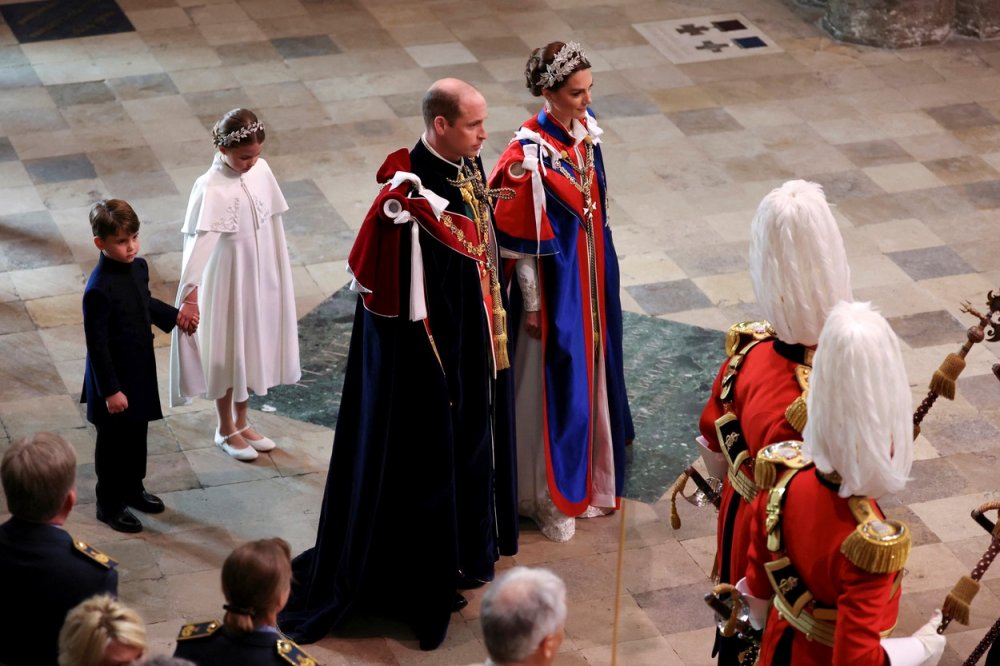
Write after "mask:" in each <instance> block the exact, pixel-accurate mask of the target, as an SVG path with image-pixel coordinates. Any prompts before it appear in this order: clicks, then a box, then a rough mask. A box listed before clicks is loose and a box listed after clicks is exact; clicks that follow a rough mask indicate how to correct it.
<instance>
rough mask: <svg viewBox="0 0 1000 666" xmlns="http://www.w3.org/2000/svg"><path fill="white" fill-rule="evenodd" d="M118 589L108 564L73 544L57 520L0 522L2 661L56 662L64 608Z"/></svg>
mask: <svg viewBox="0 0 1000 666" xmlns="http://www.w3.org/2000/svg"><path fill="white" fill-rule="evenodd" d="M104 593H108V594H112V595H116V594H117V593H118V573H117V572H116V571H115V570H114V569H113V568H112V565H110V563H109V564H101V563H100V562H98V561H97V560H95V559H93V558H92V557H89V556H87V555H85V554H84V553H82V552H80V551H79V550H77V548H76V547H75V546H74V545H73V537H71V536H70V535H69V533H67V532H66V530H64V529H62V528H61V527H57V526H55V525H48V524H44V523H30V522H27V521H24V520H20V519H18V518H11V519H10V520H8V521H7V522H6V523H4V524H3V525H0V663H3V664H7V665H8V666H21V665H22V664H23V665H25V666H27V665H29V664H30V665H31V666H35V665H36V664H37V665H38V666H47V665H50V664H51V666H56V660H57V653H58V649H57V643H58V638H59V629H61V628H62V624H63V620H64V619H65V617H66V613H67V612H68V611H69V610H70V609H71V608H73V607H74V606H76V605H77V604H78V603H80V602H81V601H83V600H84V599H87V598H89V597H92V596H93V595H95V594H104Z"/></svg>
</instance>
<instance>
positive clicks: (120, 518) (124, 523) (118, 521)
mask: <svg viewBox="0 0 1000 666" xmlns="http://www.w3.org/2000/svg"><path fill="white" fill-rule="evenodd" d="M97 519H98V520H99V521H101V522H102V523H106V524H107V526H108V527H110V528H111V529H113V530H115V531H116V532H129V533H135V532H141V531H142V523H140V522H139V519H138V518H136V517H135V516H134V515H132V512H131V511H129V510H128V509H127V508H126V507H122V508H121V509H119V510H118V511H117V512H111V511H107V512H106V511H104V509H102V508H101V507H100V506H98V507H97Z"/></svg>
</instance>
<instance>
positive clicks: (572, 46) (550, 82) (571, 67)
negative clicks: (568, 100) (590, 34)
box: [538, 42, 587, 88]
mask: <svg viewBox="0 0 1000 666" xmlns="http://www.w3.org/2000/svg"><path fill="white" fill-rule="evenodd" d="M585 62H587V56H586V54H585V53H584V52H583V47H582V46H580V44H579V43H578V42H568V43H566V44H563V47H562V48H561V49H559V51H558V52H557V53H556V55H555V57H554V58H552V62H550V63H549V64H548V65H546V66H545V71H544V72H542V73H541V75H540V76H539V77H538V82H539V83H540V84H541V86H542V87H543V88H552V87H553V86H555V85H556V84H558V83H560V82H561V81H562V80H563V79H565V78H566V77H567V76H569V75H570V74H572V73H573V72H574V71H575V70H576V68H577V67H578V66H579V65H580V64H581V63H585Z"/></svg>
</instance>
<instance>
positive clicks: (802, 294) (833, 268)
mask: <svg viewBox="0 0 1000 666" xmlns="http://www.w3.org/2000/svg"><path fill="white" fill-rule="evenodd" d="M750 232H751V236H750V277H751V279H752V280H753V290H754V294H755V295H756V297H757V302H758V303H759V304H760V306H761V307H762V308H763V310H764V318H765V319H767V320H768V321H769V322H771V325H772V326H773V327H774V330H775V331H776V332H777V334H778V337H779V338H780V339H781V340H782V341H784V342H787V343H790V344H795V343H798V344H803V345H808V346H811V345H815V344H816V342H817V340H819V332H820V330H821V329H822V328H823V322H824V321H825V320H826V315H827V313H828V312H829V310H830V308H832V307H833V305H834V304H835V303H837V302H838V301H849V300H852V296H851V271H850V269H849V268H848V266H847V253H846V252H844V239H843V238H842V237H841V235H840V229H838V228H837V221H836V220H835V219H834V218H833V213H831V212H830V206H829V205H828V204H827V203H826V197H824V196H823V188H822V186H820V185H818V184H817V183H811V182H808V181H805V180H790V181H788V182H787V183H785V184H784V185H782V186H781V187H778V188H775V189H773V190H771V192H770V193H768V195H767V196H765V197H764V198H763V200H761V202H760V206H758V207H757V214H756V215H754V218H753V223H752V225H751V228H750Z"/></svg>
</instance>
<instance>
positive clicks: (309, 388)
mask: <svg viewBox="0 0 1000 666" xmlns="http://www.w3.org/2000/svg"><path fill="white" fill-rule="evenodd" d="M356 299H357V296H356V294H354V293H352V292H350V291H349V290H348V289H347V288H346V287H345V288H344V289H341V290H340V291H338V292H337V293H336V294H334V295H333V296H331V297H330V298H329V299H327V300H326V301H325V302H323V303H322V304H321V305H320V306H319V307H317V308H316V309H315V310H313V311H312V312H310V313H309V314H308V315H306V316H305V317H304V318H303V319H302V320H301V321H300V322H299V339H300V343H299V344H300V354H301V358H302V381H301V383H300V385H298V386H281V387H278V388H276V389H273V390H272V391H271V392H269V393H268V395H267V396H265V397H263V398H258V397H254V398H252V400H251V406H252V407H254V408H255V409H260V408H262V407H264V406H265V405H267V406H269V407H273V408H274V409H275V410H277V412H278V413H279V414H282V415H284V416H289V417H292V418H295V419H299V420H302V421H307V422H310V423H315V424H318V425H323V426H327V427H330V428H334V427H335V426H336V424H337V413H338V411H339V408H340V396H341V390H342V387H343V382H344V368H345V366H346V364H347V349H348V344H349V342H350V338H351V326H352V323H353V319H354V306H355V303H356ZM624 328H625V341H624V346H625V381H626V383H627V384H628V391H629V402H630V404H631V406H632V418H633V421H634V423H635V431H636V438H635V442H634V444H633V445H632V446H631V447H630V449H629V452H628V455H629V460H628V466H627V473H626V483H625V495H626V496H627V497H628V498H630V499H636V500H640V501H644V502H655V501H656V500H658V499H659V498H660V497H661V496H662V495H663V493H664V492H665V491H666V490H667V488H669V487H670V484H671V483H673V481H674V479H676V478H677V475H678V474H680V472H681V470H682V469H684V467H686V466H687V465H688V464H689V463H690V462H691V461H692V460H693V459H694V458H695V457H696V456H697V451H696V448H695V444H694V438H695V437H696V436H697V434H698V416H699V414H700V413H701V409H702V406H703V405H704V403H705V400H706V399H707V398H708V394H709V389H710V388H711V384H712V380H713V378H714V377H715V373H716V372H717V371H718V369H719V366H720V364H721V363H722V360H723V354H724V352H723V342H722V341H723V337H724V336H723V334H722V333H720V332H718V331H709V330H706V329H703V328H698V327H695V326H688V325H685V324H678V323H676V322H670V321H665V320H662V319H656V318H655V317H649V316H645V315H638V314H633V313H630V312H626V313H624Z"/></svg>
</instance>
